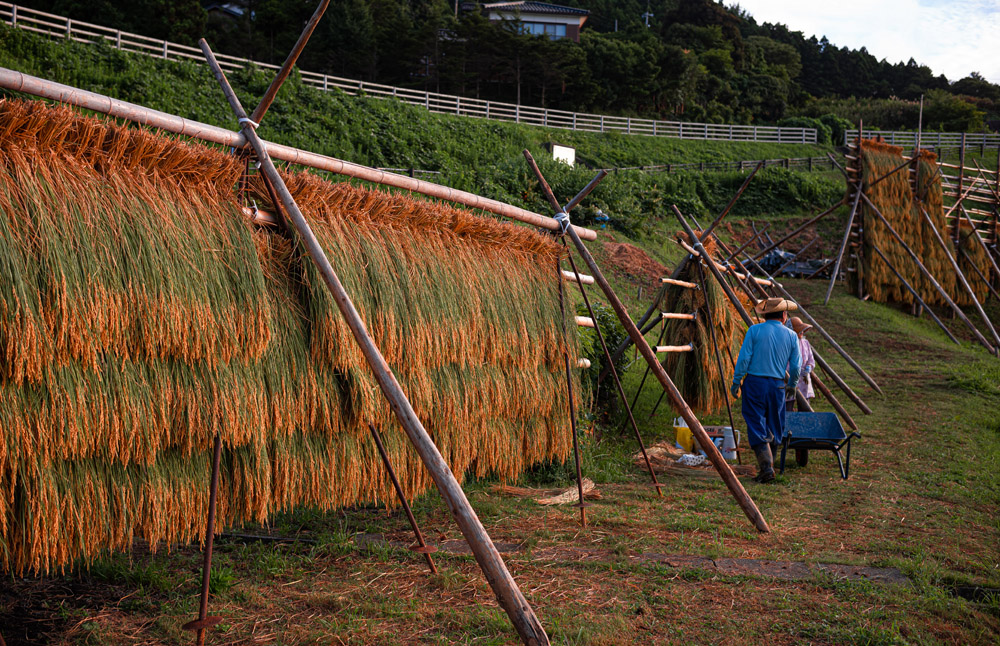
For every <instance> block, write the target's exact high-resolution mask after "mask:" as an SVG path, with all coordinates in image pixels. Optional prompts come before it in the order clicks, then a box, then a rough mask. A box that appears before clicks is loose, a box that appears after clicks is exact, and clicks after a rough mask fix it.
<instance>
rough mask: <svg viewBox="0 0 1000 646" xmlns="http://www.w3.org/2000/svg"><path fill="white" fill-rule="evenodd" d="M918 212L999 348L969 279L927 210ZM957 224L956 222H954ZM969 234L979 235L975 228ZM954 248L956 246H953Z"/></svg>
mask: <svg viewBox="0 0 1000 646" xmlns="http://www.w3.org/2000/svg"><path fill="white" fill-rule="evenodd" d="M920 214H921V215H922V216H924V222H925V223H926V224H927V226H929V227H930V230H931V233H933V234H934V239H935V240H937V242H938V246H940V247H941V249H942V250H943V251H944V255H945V257H947V258H948V262H949V263H951V268H952V269H954V270H955V275H956V276H958V281H959V282H960V283H961V284H962V288H963V289H965V293H967V294H968V295H969V298H971V299H972V305H973V307H975V308H976V312H978V313H979V318H981V319H983V323H985V324H986V329H988V330H989V331H990V334H992V335H993V341H994V342H995V343H996V345H995V347H996V348H1000V335H997V331H996V328H994V327H993V322H992V321H990V317H988V316H986V312H985V311H983V306H982V305H980V303H979V299H978V298H976V293H975V292H974V291H972V286H971V285H969V281H968V280H966V278H965V274H964V273H962V269H961V268H960V267H959V266H958V262H957V261H956V260H955V256H953V255H951V252H950V251H948V245H946V244H945V242H944V239H943V238H942V237H941V234H940V232H938V230H937V227H936V226H934V220H931V216H929V215H927V211H926V210H925V209H924V207H920ZM956 226H957V224H956ZM971 235H974V236H977V237H978V236H979V234H978V233H976V232H975V230H973V231H972V233H971ZM955 248H956V249H957V248H958V246H956V247H955Z"/></svg>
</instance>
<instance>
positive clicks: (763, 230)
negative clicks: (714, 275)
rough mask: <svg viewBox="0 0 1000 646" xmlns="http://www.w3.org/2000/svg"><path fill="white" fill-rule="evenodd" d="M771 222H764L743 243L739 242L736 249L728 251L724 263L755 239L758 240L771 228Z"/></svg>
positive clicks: (730, 260)
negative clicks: (762, 225) (760, 227)
mask: <svg viewBox="0 0 1000 646" xmlns="http://www.w3.org/2000/svg"><path fill="white" fill-rule="evenodd" d="M771 224H772V223H771V222H768V223H767V224H765V225H764V227H763V228H762V229H761V230H760V231H758V232H756V233H754V234H753V235H752V236H750V239H749V240H747V241H746V242H744V243H743V244H741V245H740V246H739V247H737V248H736V251H734V252H732V253H730V254H729V257H728V258H726V263H727V264H728V263H730V262H732V260H733V258H735V257H736V256H738V255H740V254H741V253H742V252H743V250H744V249H746V248H747V247H749V246H750V245H752V244H753V243H754V242H755V241H756V240H758V239H759V238H760V236H761V235H762V234H763V233H764V232H765V231H767V230H768V229H770V228H771Z"/></svg>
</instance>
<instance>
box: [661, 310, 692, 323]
mask: <svg viewBox="0 0 1000 646" xmlns="http://www.w3.org/2000/svg"><path fill="white" fill-rule="evenodd" d="M662 316H663V318H664V319H678V320H681V321H693V320H695V319H696V318H698V316H697V315H696V314H678V313H676V312H664V313H663V315H662Z"/></svg>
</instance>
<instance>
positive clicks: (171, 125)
mask: <svg viewBox="0 0 1000 646" xmlns="http://www.w3.org/2000/svg"><path fill="white" fill-rule="evenodd" d="M0 88H3V89H6V90H11V91H14V92H25V93H27V94H31V95H34V96H38V97H42V98H46V99H52V100H54V101H59V102H60V103H65V104H66V105H73V106H76V107H79V108H84V109H87V110H93V111H94V112H99V113H101V114H106V115H109V116H113V117H116V118H120V119H125V120H127V121H132V122H134V123H138V124H142V125H146V126H151V127H154V128H158V129H160V130H164V131H166V132H172V133H174V134H177V135H182V136H185V137H192V138H194V139H200V140H202V141H207V142H209V143H214V144H219V145H222V146H228V147H231V148H246V147H247V145H248V140H247V137H246V136H245V134H243V133H241V132H233V131H231V130H226V129H225V128H219V127H217V126H210V125H208V124H206V123H199V122H197V121H192V120H190V119H183V118H181V117H178V116H176V115H172V114H167V113H166V112H160V111H158V110H153V109H151V108H146V107H143V106H141V105H136V104H134V103H129V102H127V101H120V100H118V99H112V98H110V97H107V96H103V95H101V94H96V93H94V92H87V91H85V90H80V89H77V88H74V87H70V86H68V85H62V84H61V83H55V82H53V81H47V80H45V79H40V78H37V77H34V76H30V75H28V74H22V73H21V72H16V71H14V70H10V69H6V68H0ZM258 138H259V137H258ZM264 143H265V145H266V146H267V151H268V155H269V156H270V157H271V159H277V160H279V161H286V162H289V163H292V164H299V165H302V166H308V167H309V168H315V169H317V170H325V171H328V172H330V173H334V174H337V175H346V176H347V177H354V178H356V179H360V180H364V181H366V182H372V183H373V184H381V185H383V186H392V187H394V188H399V189H403V190H406V191H412V192H414V193H420V194H422V195H427V196H428V197H433V198H437V199H440V200H445V201H447V202H455V203H456V204H462V205H464V206H467V207H469V208H472V209H481V210H483V211H488V212H490V213H495V214H497V215H501V216H503V217H507V218H510V219H512V220H518V221H519V222H524V223H525V224H530V225H531V226H535V227H540V228H543V229H548V230H550V231H558V230H559V224H558V223H557V222H555V221H554V220H553V219H552V218H550V217H547V216H544V215H540V214H538V213H533V212H531V211H528V210H526V209H522V208H520V207H517V206H513V205H510V204H505V203H503V202H500V201H497V200H491V199H489V198H485V197H482V196H479V195H475V194H473V193H469V192H466V191H460V190H458V189H454V188H451V187H448V186H442V185H440V184H434V183H432V182H426V181H424V180H419V179H414V178H412V177H407V176H406V175H397V174H395V173H389V172H386V171H381V170H378V169H376V168H370V167H368V166H362V165H360V164H353V163H351V162H346V161H342V160H340V159H335V158H333V157H327V156H325V155H318V154H316V153H311V152H308V151H305V150H300V149H298V148H292V147H291V146H283V145H281V144H276V143H273V142H264ZM577 234H578V235H579V236H580V237H581V238H583V239H584V240H596V239H597V232H596V231H592V230H590V229H584V228H580V227H578V228H577Z"/></svg>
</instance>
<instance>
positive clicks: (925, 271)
mask: <svg viewBox="0 0 1000 646" xmlns="http://www.w3.org/2000/svg"><path fill="white" fill-rule="evenodd" d="M861 199H863V200H864V201H865V203H867V204H868V206H869V208H871V210H872V212H873V213H874V214H875V215H876V216H878V219H879V220H881V221H882V224H884V225H885V228H886V229H888V230H889V233H890V234H892V237H893V238H895V239H896V242H898V243H899V245H900V246H901V247H903V249H905V250H906V252H907V253H908V254H909V255H910V259H912V260H913V262H914V263H915V264H916V265H917V268H918V269H920V272H921V273H922V274H923V275H924V276H925V277H926V278H927V280H929V281H930V282H931V284H932V285H934V288H935V289H936V290H937V291H938V293H939V294H941V297H942V298H944V300H945V302H946V303H948V306H949V307H951V310H952V311H953V312H955V315H956V316H958V318H960V319H962V322H963V323H965V324H966V325H967V326H968V327H969V329H970V330H972V333H973V334H974V335H975V337H976V339H977V340H978V341H979V342H980V343H982V344H983V347H985V348H986V349H987V350H989V351H990V353H992V354H996V352H997V350H996V348H994V347H993V346H991V345H990V342H989V341H987V340H986V337H984V336H983V335H982V334H981V333H980V332H979V330H977V329H976V326H975V325H973V324H972V321H970V320H969V319H968V317H967V316H966V315H965V312H963V311H962V308H960V307H959V306H958V305H956V304H955V301H953V300H952V299H951V296H949V295H948V292H946V291H945V289H944V288H943V287H941V283H939V282H938V281H937V279H936V278H934V275H933V274H931V272H930V271H928V269H927V267H925V266H924V263H922V262H920V258H919V257H918V256H917V254H915V253H914V252H913V249H911V248H910V245H908V244H906V242H905V241H904V240H903V238H902V237H901V236H900V235H899V233H897V232H896V229H895V228H893V226H892V225H891V224H889V221H888V220H886V219H885V216H884V215H882V212H881V211H879V210H878V207H877V206H875V204H873V203H872V201H871V200H869V199H868V196H867V195H864V194H863V193H862V195H861Z"/></svg>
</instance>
